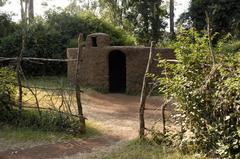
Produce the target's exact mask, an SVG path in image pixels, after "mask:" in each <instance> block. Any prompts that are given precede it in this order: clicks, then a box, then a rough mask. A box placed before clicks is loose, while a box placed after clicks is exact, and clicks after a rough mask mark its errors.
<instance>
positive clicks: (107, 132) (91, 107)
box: [0, 92, 171, 159]
mask: <svg viewBox="0 0 240 159" xmlns="http://www.w3.org/2000/svg"><path fill="white" fill-rule="evenodd" d="M161 104H162V99H161V97H151V98H149V100H148V101H147V104H146V108H147V109H154V110H147V111H146V115H145V118H146V126H147V127H148V128H149V127H151V126H152V125H153V123H154V121H156V120H157V119H159V118H161V116H160V111H156V110H155V109H157V108H159V106H161ZM138 105H139V97H137V96H128V95H124V94H100V93H96V92H89V93H87V94H84V95H83V107H84V114H85V116H86V117H87V118H88V120H90V121H93V123H94V124H96V126H97V127H98V128H100V129H102V131H103V134H104V135H103V136H102V137H97V138H94V139H84V140H81V141H69V142H66V143H56V144H49V145H40V146H35V147H32V148H28V149H23V150H21V149H15V150H8V151H3V152H0V159H10V158H11V159H46V158H58V157H63V156H70V155H74V154H77V153H86V152H91V150H92V149H95V148H99V147H103V146H104V147H106V146H109V145H112V144H114V143H116V142H117V141H120V140H129V139H133V138H136V137H137V133H138ZM168 109H169V110H170V109H171V108H170V107H169V108H168ZM160 126H161V125H160Z"/></svg>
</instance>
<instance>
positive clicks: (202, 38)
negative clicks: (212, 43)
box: [154, 29, 240, 158]
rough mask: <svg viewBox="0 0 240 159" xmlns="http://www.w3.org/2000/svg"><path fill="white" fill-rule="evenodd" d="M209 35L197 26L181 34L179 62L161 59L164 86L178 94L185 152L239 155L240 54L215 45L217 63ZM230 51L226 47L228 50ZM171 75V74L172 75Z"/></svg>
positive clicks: (169, 92)
mask: <svg viewBox="0 0 240 159" xmlns="http://www.w3.org/2000/svg"><path fill="white" fill-rule="evenodd" d="M208 42H209V40H208V36H207V34H204V33H203V34H200V33H198V32H196V31H195V29H190V30H182V31H181V32H180V33H179V35H178V36H177V42H176V44H175V47H176V49H175V52H176V55H177V60H178V63H177V64H173V63H167V62H166V61H165V60H162V59H160V60H159V67H161V68H163V71H162V75H161V76H159V77H157V76H155V77H154V78H156V79H158V80H159V82H160V86H159V91H161V92H162V93H163V94H164V95H165V97H166V98H168V99H173V100H174V101H175V105H176V111H177V112H178V113H177V114H176V115H175V118H176V119H177V122H178V123H179V124H180V125H181V127H182V129H183V130H184V131H183V135H182V140H181V144H180V146H181V148H183V150H184V151H194V152H197V153H206V154H208V155H214V156H221V157H222V158H225V157H231V158H234V157H236V156H237V155H239V152H240V134H239V128H240V63H239V61H240V53H239V52H238V53H235V54H233V53H229V52H223V51H224V49H223V44H224V43H223V42H222V41H221V42H219V43H218V44H217V45H216V47H215V48H214V54H215V58H216V64H213V61H212V56H211V53H210V50H209V46H208ZM225 51H226V50H225ZM170 77H171V78H170Z"/></svg>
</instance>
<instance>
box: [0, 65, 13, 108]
mask: <svg viewBox="0 0 240 159" xmlns="http://www.w3.org/2000/svg"><path fill="white" fill-rule="evenodd" d="M0 79H1V80H0V111H5V110H6V109H10V107H11V105H12V103H13V101H14V96H15V85H14V84H15V83H16V81H15V80H16V78H15V73H14V72H13V71H11V70H10V69H8V68H0Z"/></svg>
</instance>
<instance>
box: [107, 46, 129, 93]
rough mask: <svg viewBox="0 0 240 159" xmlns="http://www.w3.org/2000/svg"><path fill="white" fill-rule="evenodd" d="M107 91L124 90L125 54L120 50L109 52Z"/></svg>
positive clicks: (117, 91) (121, 91)
mask: <svg viewBox="0 0 240 159" xmlns="http://www.w3.org/2000/svg"><path fill="white" fill-rule="evenodd" d="M108 62H109V91H110V92H112V93H124V92H126V56H125V54H124V53H122V52H121V51H117V50H116V51H112V52H111V53H110V54H109V59H108Z"/></svg>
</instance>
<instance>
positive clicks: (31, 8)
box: [28, 0, 34, 20]
mask: <svg viewBox="0 0 240 159" xmlns="http://www.w3.org/2000/svg"><path fill="white" fill-rule="evenodd" d="M28 7H29V8H28V17H29V19H30V20H32V19H33V18H34V0H29V6H28Z"/></svg>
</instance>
